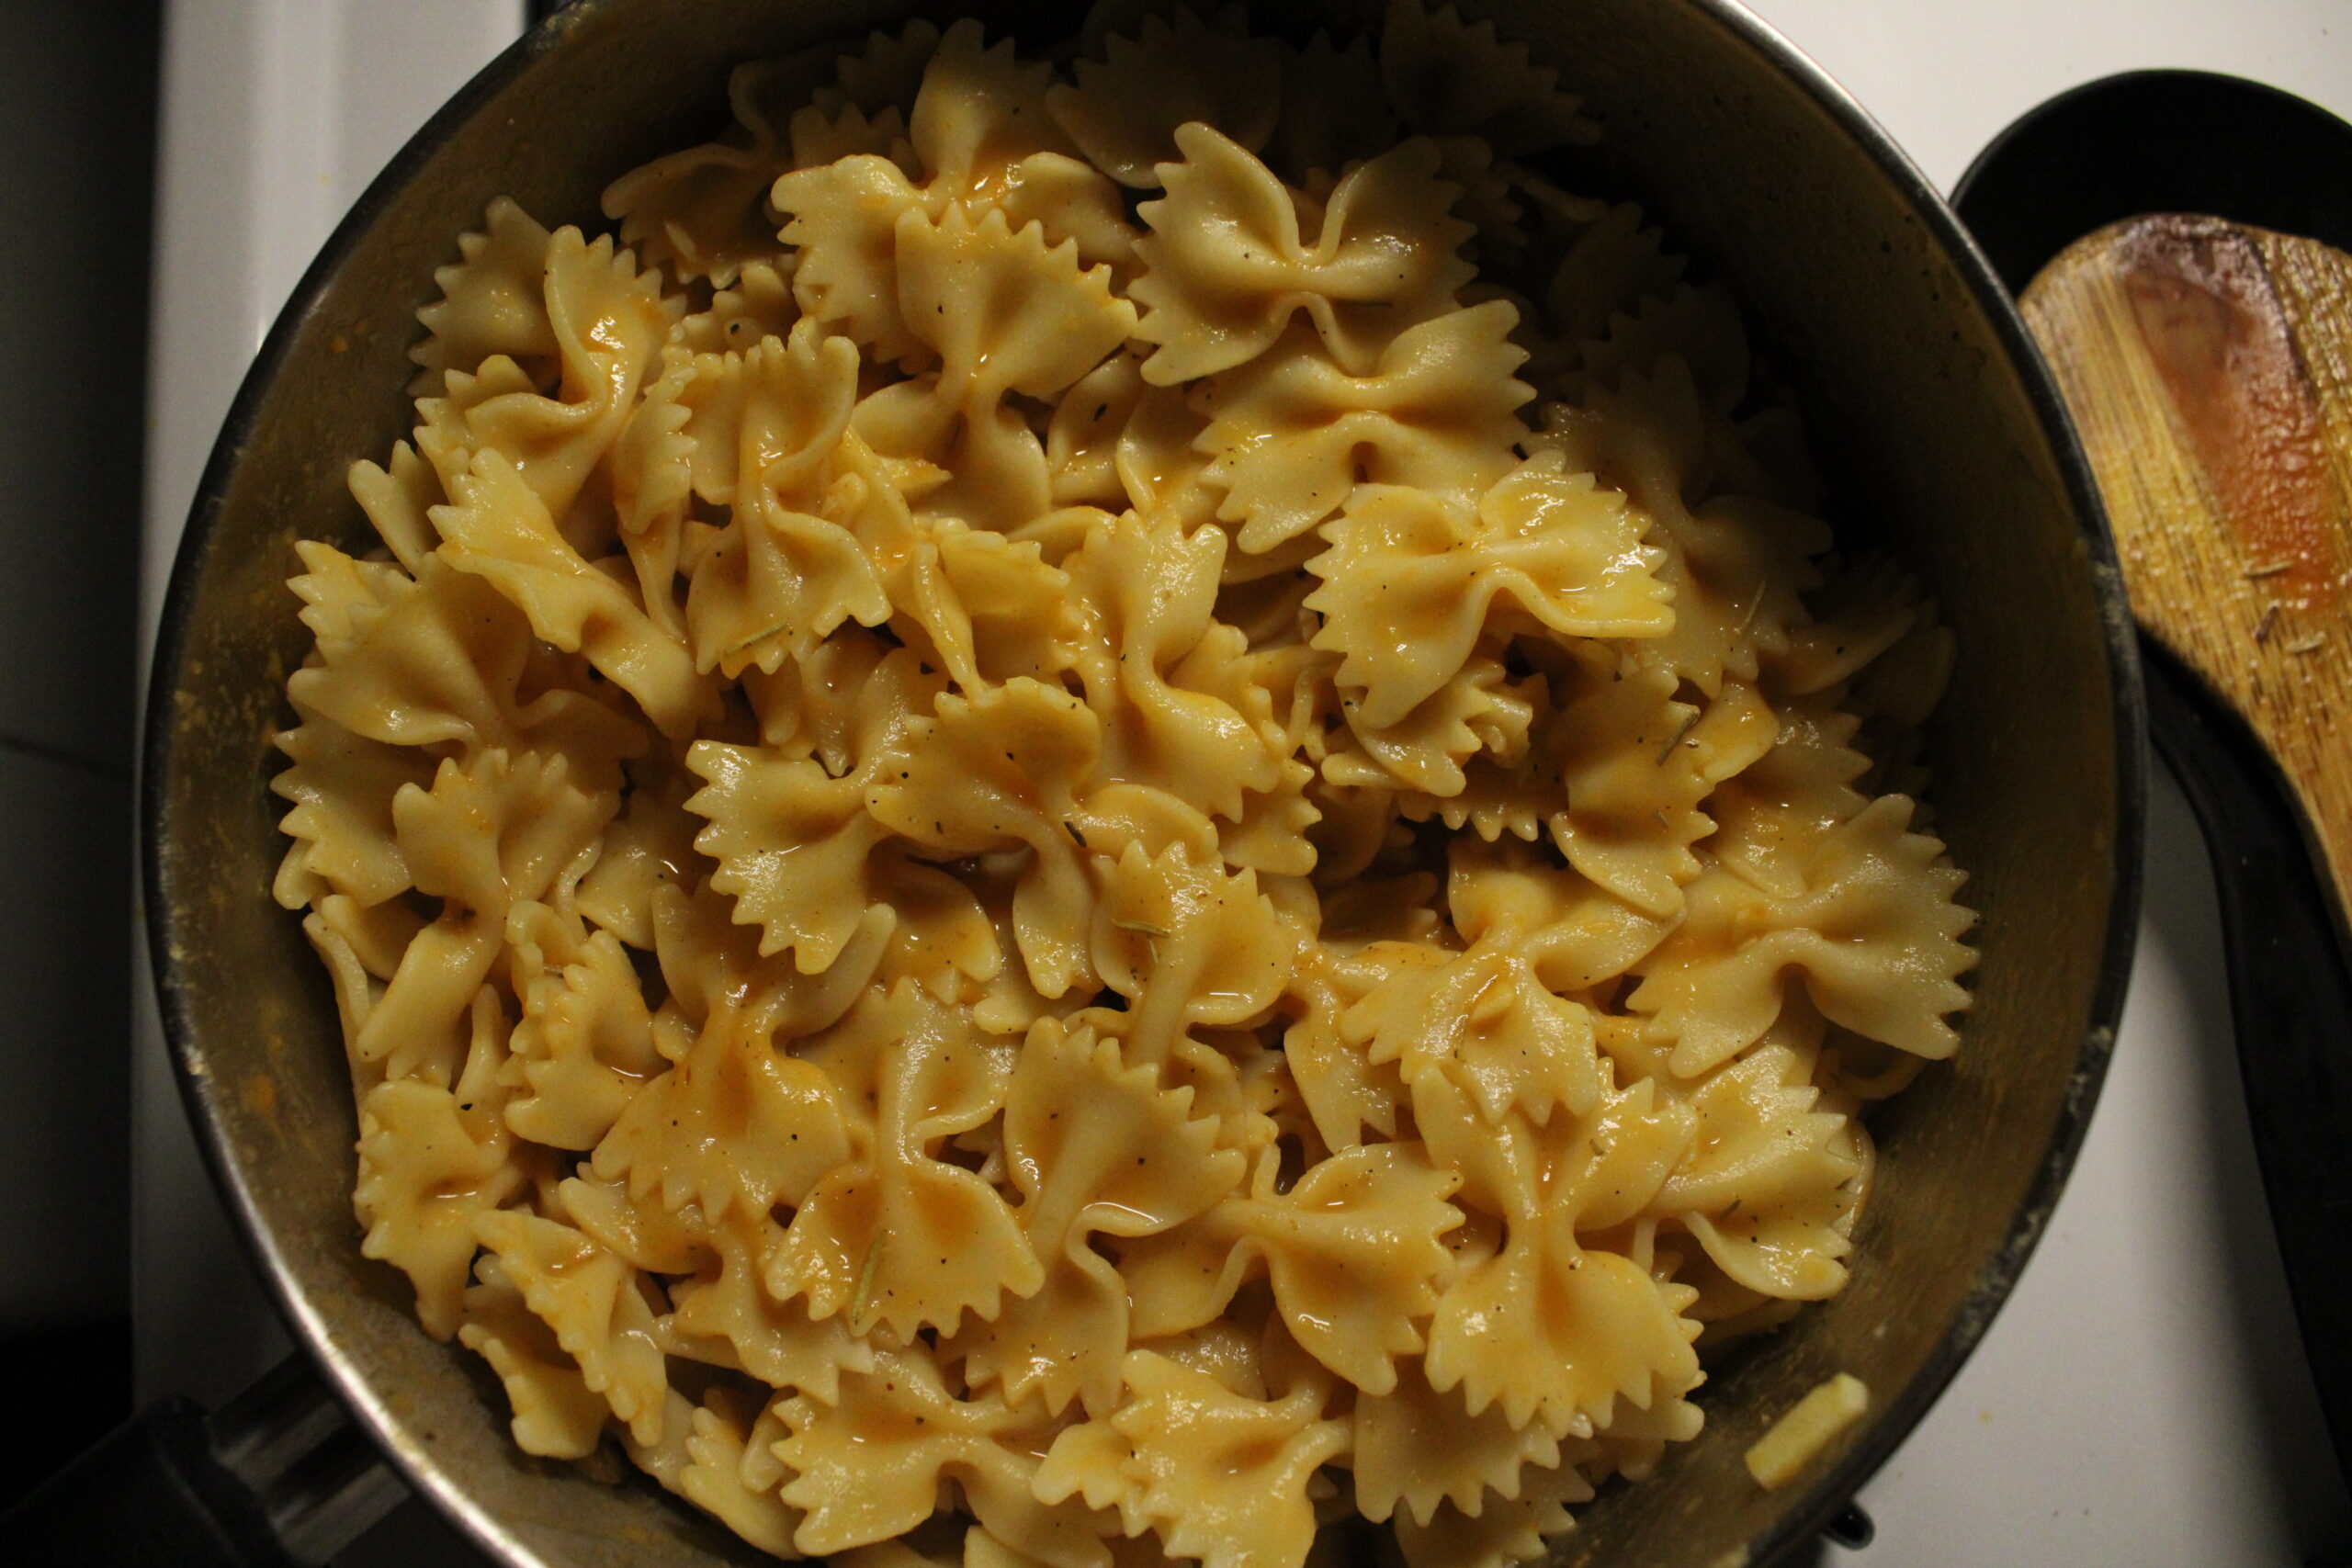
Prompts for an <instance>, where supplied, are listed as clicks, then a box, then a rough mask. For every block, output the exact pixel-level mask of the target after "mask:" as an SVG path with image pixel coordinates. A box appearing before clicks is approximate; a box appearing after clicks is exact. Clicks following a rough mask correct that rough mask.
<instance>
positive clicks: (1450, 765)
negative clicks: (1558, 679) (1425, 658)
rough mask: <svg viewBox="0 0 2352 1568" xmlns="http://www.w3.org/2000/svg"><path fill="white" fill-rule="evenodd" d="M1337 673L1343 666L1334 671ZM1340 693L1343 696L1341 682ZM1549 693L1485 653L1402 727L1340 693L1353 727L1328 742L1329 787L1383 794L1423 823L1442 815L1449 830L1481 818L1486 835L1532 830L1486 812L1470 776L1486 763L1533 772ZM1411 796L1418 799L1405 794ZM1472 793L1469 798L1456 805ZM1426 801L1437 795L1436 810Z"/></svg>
mask: <svg viewBox="0 0 2352 1568" xmlns="http://www.w3.org/2000/svg"><path fill="white" fill-rule="evenodd" d="M1337 672H1338V667H1337V666H1336V665H1335V666H1333V668H1332V673H1333V675H1334V676H1336V674H1337ZM1333 690H1334V693H1335V694H1336V693H1337V690H1338V687H1337V682H1336V680H1335V681H1334V682H1333ZM1546 690H1547V689H1546V687H1545V686H1544V681H1543V678H1542V677H1541V676H1536V677H1533V678H1532V679H1530V680H1527V681H1513V680H1512V679H1511V678H1510V671H1507V670H1506V669H1505V668H1504V667H1503V665H1502V662H1501V661H1500V660H1497V659H1494V658H1491V657H1489V656H1487V655H1484V654H1481V655H1478V656H1476V657H1475V658H1472V659H1469V660H1464V663H1463V665H1462V668H1461V669H1460V670H1459V671H1456V672H1455V674H1454V678H1453V680H1452V681H1451V682H1447V683H1446V684H1445V685H1444V686H1443V687H1442V688H1440V689H1439V690H1438V691H1436V692H1434V693H1432V694H1430V695H1429V696H1428V697H1425V698H1424V699H1422V700H1421V702H1420V703H1419V704H1418V705H1415V706H1414V707H1413V708H1412V709H1411V710H1410V711H1409V712H1408V713H1407V714H1406V715H1405V716H1403V717H1402V718H1400V719H1398V720H1397V722H1396V723H1394V724H1386V725H1374V724H1369V723H1366V722H1365V721H1364V719H1363V704H1362V702H1361V701H1360V700H1359V699H1358V698H1357V697H1356V696H1355V695H1353V694H1345V695H1340V696H1339V699H1338V701H1337V703H1336V704H1335V705H1336V706H1337V707H1338V709H1339V711H1340V717H1341V718H1343V719H1344V720H1345V722H1346V733H1345V734H1344V736H1335V737H1330V738H1327V740H1326V745H1325V755H1324V758H1323V766H1322V772H1323V778H1324V781H1325V782H1326V783H1327V784H1336V785H1342V786H1346V787H1350V788H1353V789H1357V790H1371V791H1380V792H1383V794H1384V795H1385V799H1384V800H1383V805H1384V807H1395V806H1397V805H1398V803H1399V802H1400V801H1402V802H1404V803H1406V804H1407V805H1408V806H1409V807H1411V808H1413V809H1414V810H1415V811H1417V812H1418V815H1419V818H1420V819H1426V818H1428V817H1429V816H1430V815H1431V814H1432V813H1433V812H1436V813H1441V814H1442V815H1444V816H1445V817H1446V818H1447V826H1449V827H1459V826H1460V824H1461V822H1463V821H1468V820H1471V819H1472V818H1474V817H1475V818H1477V819H1478V823H1479V830H1480V831H1481V832H1485V831H1487V830H1488V829H1489V827H1490V826H1491V827H1492V828H1493V829H1495V830H1498V831H1499V830H1500V829H1501V828H1503V827H1505V826H1509V827H1510V830H1511V831H1513V832H1532V829H1528V828H1526V827H1525V826H1523V824H1522V823H1521V818H1517V817H1514V818H1511V819H1510V822H1508V823H1506V822H1505V821H1504V820H1503V818H1501V817H1500V816H1498V815H1495V814H1493V813H1491V812H1484V811H1482V809H1481V807H1483V806H1484V804H1485V796H1486V795H1487V793H1488V792H1486V791H1472V790H1471V789H1470V784H1471V779H1472V775H1471V773H1469V772H1468V771H1467V770H1468V769H1469V767H1470V765H1471V764H1472V762H1473V761H1480V760H1483V761H1485V762H1487V763H1489V764H1492V766H1491V767H1489V768H1486V769H1482V770H1481V772H1482V774H1483V773H1491V772H1494V771H1496V770H1498V769H1507V770H1509V772H1510V773H1512V774H1518V773H1525V772H1526V771H1527V764H1528V762H1529V761H1530V757H1529V727H1530V726H1531V725H1532V724H1533V723H1534V721H1535V718H1536V712H1537V708H1538V706H1539V705H1543V704H1544V700H1545V696H1546ZM1403 791H1411V792H1413V793H1412V794H1400V793H1399V792H1403ZM1465 793H1466V798H1465V799H1464V800H1461V801H1458V802H1457V801H1456V800H1455V799H1454V797H1455V796H1457V795H1465ZM1421 795H1429V796H1434V797H1436V804H1435V805H1434V806H1431V805H1429V804H1426V803H1424V802H1422V801H1421V800H1419V798H1418V797H1419V796H1421ZM1538 815H1540V813H1539V814H1538ZM1534 819H1535V818H1534V817H1532V816H1531V817H1529V818H1526V820H1528V821H1532V820H1534Z"/></svg>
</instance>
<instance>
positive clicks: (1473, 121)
mask: <svg viewBox="0 0 2352 1568" xmlns="http://www.w3.org/2000/svg"><path fill="white" fill-rule="evenodd" d="M1380 74H1381V80H1382V81H1383V82H1384V83H1385V85H1386V86H1387V88H1388V96H1389V101H1390V102H1392V103H1394V104H1395V105H1396V106H1397V112H1398V113H1399V114H1401V115H1403V116H1404V118H1405V122H1406V123H1407V124H1408V125H1409V126H1411V127H1412V128H1413V129H1414V130H1418V131H1420V132H1422V133H1423V134H1424V135H1430V136H1443V135H1450V134H1455V133H1460V132H1468V133H1471V134H1475V135H1478V136H1483V137H1485V138H1486V139H1487V141H1491V142H1492V143H1494V146H1495V150H1496V151H1497V152H1501V153H1503V154H1505V155H1506V156H1510V157H1518V156H1520V155H1521V154H1524V153H1528V152H1544V151H1545V150H1546V149H1548V148H1553V147H1557V146H1560V145H1562V144H1563V143H1566V142H1589V141H1597V140H1598V139H1599V135H1600V131H1599V128H1598V127H1597V126H1595V125H1594V124H1593V123H1592V121H1590V120H1589V119H1587V118H1584V117H1583V116H1581V115H1579V114H1577V99H1576V98H1574V97H1573V96H1569V95H1567V94H1565V93H1562V92H1561V91H1560V90H1559V86H1558V83H1559V79H1560V73H1558V72H1557V71H1556V70H1555V69H1553V68H1552V67H1551V66H1548V65H1537V64H1535V63H1533V62H1532V61H1531V60H1530V59H1529V58H1528V50H1527V45H1525V44H1523V43H1518V42H1510V43H1506V42H1504V41H1503V40H1502V39H1498V38H1497V37H1496V36H1495V24H1494V23H1493V21H1492V20H1489V19H1481V20H1479V21H1477V22H1475V23H1474V22H1468V21H1465V20H1464V19H1463V17H1462V14H1461V13H1460V12H1459V11H1458V10H1456V9H1455V8H1454V7H1453V6H1451V5H1449V6H1446V7H1445V8H1444V9H1442V10H1438V11H1432V10H1430V8H1429V6H1428V3H1427V0H1390V4H1389V6H1388V14H1387V17H1386V19H1385V25H1384V26H1383V27H1382V28H1381V33H1380Z"/></svg>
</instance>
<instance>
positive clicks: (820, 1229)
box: [767, 982, 1045, 1551]
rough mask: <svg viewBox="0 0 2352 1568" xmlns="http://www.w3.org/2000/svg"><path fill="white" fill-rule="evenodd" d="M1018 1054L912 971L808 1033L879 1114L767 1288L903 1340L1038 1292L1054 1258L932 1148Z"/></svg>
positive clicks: (807, 1212)
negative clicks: (1043, 1255) (913, 979)
mask: <svg viewBox="0 0 2352 1568" xmlns="http://www.w3.org/2000/svg"><path fill="white" fill-rule="evenodd" d="M800 1059H801V1061H802V1063H803V1064H804V1065H806V1064H808V1063H811V1062H813V1063H817V1064H819V1065H820V1066H822V1067H823V1068H824V1069H825V1070H826V1071H827V1072H828V1073H830V1074H831V1076H832V1077H834V1078H835V1079H836V1081H837V1083H838V1084H839V1086H840V1091H841V1093H842V1098H843V1100H845V1101H846V1102H847V1103H849V1104H852V1105H862V1106H870V1107H871V1111H870V1114H871V1116H872V1122H871V1123H870V1124H869V1125H866V1126H864V1127H861V1128H858V1129H856V1130H854V1135H853V1136H854V1153H853V1155H852V1157H851V1158H850V1159H848V1160H846V1161H843V1162H842V1163H840V1164H838V1165H836V1166H835V1167H834V1168H833V1169H832V1170H831V1172H830V1173H829V1174H828V1175H826V1177H825V1178H824V1179H822V1180H820V1182H818V1184H817V1186H816V1188H815V1189H814V1190H812V1191H811V1192H809V1196H808V1199H807V1201H805V1202H803V1203H802V1204H801V1205H800V1207H799V1210H798V1212H797V1213H795V1214H794V1215H793V1217H792V1225H791V1228H790V1230H789V1231H788V1232H787V1233H786V1237H785V1240H784V1241H783V1242H782V1243H781V1244H780V1245H779V1246H778V1247H777V1248H776V1249H775V1253H774V1254H773V1256H772V1257H771V1258H770V1259H769V1262H768V1268H767V1280H768V1288H769V1289H770V1290H771V1291H772V1292H775V1294H776V1295H777V1296H779V1297H784V1296H790V1295H794V1294H806V1295H807V1296H808V1298H809V1315H810V1316H812V1317H815V1318H830V1317H832V1316H834V1315H835V1314H846V1316H847V1320H848V1326H849V1328H850V1331H851V1332H852V1333H854V1334H858V1335H861V1336H862V1335H866V1334H869V1333H870V1332H871V1331H872V1330H873V1328H874V1327H875V1325H877V1324H878V1325H887V1326H888V1329H889V1330H890V1332H891V1333H892V1334H894V1335H896V1336H898V1337H899V1338H900V1339H901V1340H902V1341H903V1340H905V1339H908V1338H910V1337H913V1335H914V1333H915V1331H916V1330H917V1329H918V1328H923V1327H933V1328H938V1329H940V1330H942V1331H944V1332H953V1331H954V1329H955V1327H956V1321H957V1319H958V1318H960V1317H961V1316H962V1314H964V1313H965V1312H967V1311H969V1312H972V1313H974V1314H977V1315H978V1316H979V1317H982V1318H993V1317H994V1316H996V1315H997V1314H998V1312H999V1311H1000V1310H1001V1303H1002V1300H1003V1297H1004V1295H1005V1293H1006V1292H1011V1293H1012V1294H1013V1295H1015V1296H1025V1295H1030V1294H1033V1293H1035V1291H1036V1290H1037V1289H1038V1287H1039V1286H1040V1285H1041V1284H1043V1283H1044V1281H1045V1271H1044V1269H1043V1268H1042V1266H1041V1265H1040V1264H1039V1262H1038V1260H1037V1258H1036V1255H1035V1252H1034V1251H1033V1250H1032V1249H1031V1247H1030V1246H1029V1243H1028V1240H1027V1238H1026V1237H1025V1236H1024V1235H1023V1234H1022V1231H1021V1228H1020V1225H1019V1224H1018V1222H1017V1221H1015V1219H1014V1218H1013V1215H1012V1210H1011V1209H1009V1208H1008V1207H1007V1206H1006V1204H1005V1201H1004V1200H1003V1199H1002V1198H1001V1197H1000V1196H998V1194H997V1192H996V1190H995V1189H994V1188H992V1187H990V1186H989V1184H988V1183H987V1182H984V1181H982V1180H980V1179H978V1177H976V1176H974V1175H973V1174H972V1173H971V1172H970V1171H968V1170H965V1169H963V1168H959V1167H956V1166H953V1165H949V1164H946V1163H944V1162H943V1161H941V1160H939V1159H937V1158H935V1157H933V1149H934V1148H935V1146H936V1145H937V1143H938V1141H939V1140H940V1139H943V1138H946V1137H950V1136H953V1135H954V1134H957V1133H963V1132H967V1131H969V1130H970V1129H972V1128H974V1127H977V1126H978V1125H979V1124H980V1123H981V1122H986V1121H987V1120H988V1119H989V1117H990V1116H992V1115H994V1114H995V1113H996V1112H997V1111H998V1110H999V1109H1000V1108H1001V1106H1002V1105H1003V1103H1004V1095H1005V1091H1006V1089H1007V1087H1008V1081H1009V1079H1010V1077H1011V1075H1012V1049H1011V1047H1010V1046H1009V1045H1008V1044H1007V1043H1004V1042H1001V1041H999V1040H997V1039H996V1038H994V1037H993V1036H989V1035H988V1034H985V1033H983V1032H981V1031H980V1030H979V1029H978V1028H977V1027H976V1026H975V1025H974V1024H973V1023H972V1022H971V1021H970V1020H969V1019H968V1018H967V1017H965V1016H963V1015H962V1014H961V1013H960V1012H959V1011H957V1010H951V1009H949V1008H947V1007H944V1006H943V1005H942V1004H940V1003H939V1002H938V1001H937V1000H935V999H933V998H932V997H930V996H929V995H927V994H926V993H924V992H923V991H922V989H921V988H919V987H915V986H913V985H910V984H908V983H905V982H901V983H900V984H899V985H898V986H897V987H893V988H892V989H891V990H889V991H888V992H882V991H874V992H869V993H868V994H867V996H866V998H865V1000H864V1001H862V1002H861V1003H860V1004H859V1006H858V1007H857V1008H855V1009H854V1010H852V1011H851V1013H850V1015H849V1017H847V1018H846V1019H844V1020H842V1022H841V1023H840V1024H838V1025H837V1026H835V1027H834V1029H832V1030H831V1031H829V1032H827V1034H826V1035H825V1036H823V1037H822V1038H820V1039H819V1040H816V1041H812V1042H809V1043H807V1044H806V1045H805V1046H804V1047H803V1048H802V1050H801V1058H800ZM894 1533H895V1532H894ZM802 1544H803V1547H804V1549H806V1550H811V1551H829V1550H831V1548H825V1547H811V1546H809V1543H807V1542H805V1541H804V1542H803V1543H802Z"/></svg>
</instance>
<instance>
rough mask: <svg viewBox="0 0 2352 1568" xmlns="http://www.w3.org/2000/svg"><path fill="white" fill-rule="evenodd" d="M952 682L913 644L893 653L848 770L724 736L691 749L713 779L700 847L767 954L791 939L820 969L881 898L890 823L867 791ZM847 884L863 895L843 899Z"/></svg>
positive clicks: (696, 807) (865, 709)
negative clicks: (880, 871) (876, 862)
mask: <svg viewBox="0 0 2352 1568" xmlns="http://www.w3.org/2000/svg"><path fill="white" fill-rule="evenodd" d="M943 685H944V682H943V681H942V680H941V679H940V678H939V677H938V676H937V675H936V674H935V673H934V674H929V675H926V674H924V673H923V672H922V667H921V666H920V664H919V662H918V661H917V660H916V659H915V658H914V657H913V656H912V655H911V654H910V653H908V652H906V651H905V650H904V649H900V650H898V651H896V652H894V653H892V654H891V655H890V656H889V657H888V658H886V659H885V660H882V661H881V662H880V663H879V664H878V665H877V666H876V668H875V672H874V674H873V675H872V676H871V677H869V678H868V679H867V681H866V682H865V684H864V686H863V687H862V688H861V689H860V691H859V693H858V696H857V699H856V702H855V705H854V719H853V725H854V728H853V730H852V733H851V736H850V737H849V747H850V749H849V750H848V751H847V752H846V753H845V755H844V756H843V758H842V761H845V762H848V763H849V764H850V765H849V766H846V767H843V768H842V769H841V770H840V771H839V772H835V771H832V770H830V769H829V768H828V767H827V766H826V763H825V762H824V761H820V760H818V759H815V758H809V757H799V758H792V757H787V756H784V755H780V754H777V753H773V752H768V751H765V750H761V749H759V748H754V747H747V746H735V745H729V744H727V743H725V742H722V741H717V740H698V741H696V742H695V744H694V745H693V746H692V747H691V748H689V749H688V750H687V752H686V767H687V769H688V770H689V771H690V772H692V773H695V775H696V776H697V777H699V778H701V779H703V780H704V781H705V784H706V787H705V788H703V789H702V790H700V791H698V792H697V793H696V794H695V795H694V796H693V797H692V798H691V799H689V800H688V801H687V802H686V809H687V810H689V811H692V812H694V813H695V815H697V816H700V817H703V818H707V820H708V821H709V823H710V826H709V827H707V828H706V829H703V830H702V832H701V833H700V834H699V835H697V837H696V838H695V847H696V848H697V849H699V850H701V851H702V852H703V853H705V854H707V855H709V856H710V857H711V858H712V859H714V860H716V861H718V871H716V872H715V873H713V874H712V875H711V886H713V887H715V888H716V889H718V891H719V892H721V893H725V894H728V895H729V896H730V897H733V898H734V899H735V919H737V921H738V922H740V923H741V924H744V925H756V926H758V927H760V928H761V930H762V931H763V933H764V934H763V936H762V938H761V941H760V950H761V952H762V953H763V954H765V953H779V952H783V951H785V950H786V949H790V950H791V951H792V953H793V954H794V957H795V959H796V961H797V963H798V964H799V966H800V968H801V969H802V971H803V972H805V973H810V974H813V973H816V972H817V971H819V970H821V969H824V968H825V967H827V966H828V965H829V964H831V963H832V962H833V960H834V957H835V956H836V955H837V954H838V953H840V952H841V951H842V946H843V945H844V944H845V943H846V942H848V941H849V940H850V938H851V936H852V935H853V934H854V932H855V931H856V929H857V925H858V922H859V921H860V920H861V919H864V918H865V913H866V911H867V910H869V909H872V908H877V907H882V906H883V904H884V900H883V899H882V898H881V897H880V895H881V894H882V893H883V892H884V891H885V888H884V887H882V886H879V885H877V882H876V877H875V875H874V873H873V870H872V867H871V865H870V857H872V856H873V853H874V851H875V850H876V847H877V846H878V845H880V844H882V843H883V842H884V841H885V840H887V839H888V837H889V835H890V829H888V827H887V826H885V825H884V824H883V823H882V822H881V821H879V820H877V819H876V818H875V817H873V816H872V815H870V814H869V813H868V812H867V810H866V802H867V796H868V794H869V792H871V791H872V790H874V789H876V788H877V787H879V786H880V784H881V783H882V781H883V780H884V779H885V778H886V777H887V776H888V775H889V774H891V773H896V772H898V771H899V764H900V763H901V762H902V761H904V760H905V759H907V758H908V757H909V756H910V753H911V748H910V746H909V745H908V739H909V733H910V725H911V724H912V723H913V722H914V720H916V719H917V718H918V717H919V716H920V715H921V712H922V708H923V707H924V706H926V705H928V704H929V703H930V702H931V700H932V699H933V696H934V695H935V694H937V693H938V692H939V691H940V689H941V688H942V686H943ZM844 886H850V887H856V888H859V889H861V890H862V891H863V892H864V894H865V897H860V898H855V899H851V898H844V897H840V896H839V894H838V893H837V892H836V891H835V890H836V889H839V888H842V887H844Z"/></svg>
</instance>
